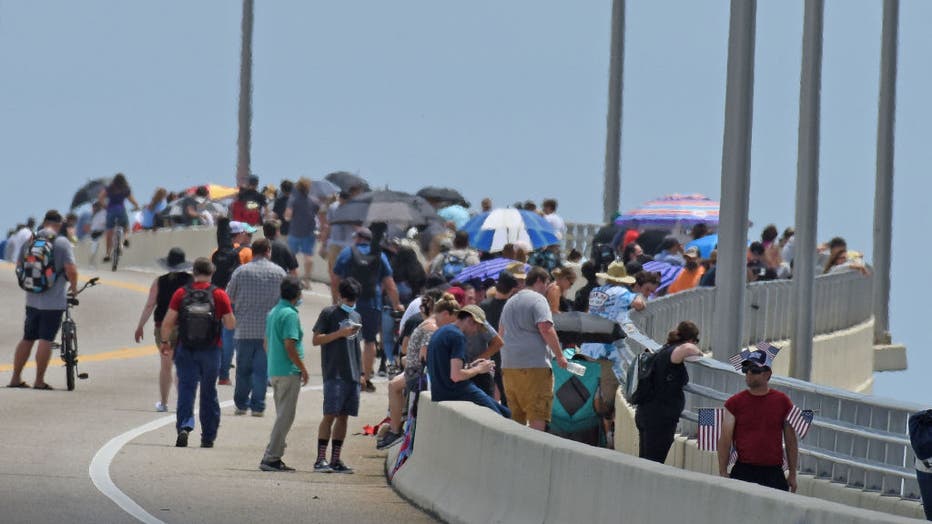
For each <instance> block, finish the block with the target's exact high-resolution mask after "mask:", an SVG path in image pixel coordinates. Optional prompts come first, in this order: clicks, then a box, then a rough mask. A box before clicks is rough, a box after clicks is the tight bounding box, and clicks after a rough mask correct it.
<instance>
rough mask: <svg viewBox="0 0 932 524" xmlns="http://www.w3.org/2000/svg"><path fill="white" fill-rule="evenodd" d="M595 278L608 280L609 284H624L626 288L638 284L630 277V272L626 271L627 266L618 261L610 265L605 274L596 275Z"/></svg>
mask: <svg viewBox="0 0 932 524" xmlns="http://www.w3.org/2000/svg"><path fill="white" fill-rule="evenodd" d="M595 276H596V277H597V278H601V279H604V280H607V281H608V282H613V283H616V284H624V285H626V286H630V285H631V284H634V283H635V282H636V280H635V279H634V277H632V276H630V275H628V272H627V271H625V265H624V264H623V263H622V262H619V261H617V260H616V261H614V262H612V263H611V264H609V265H608V268H607V269H606V270H605V273H596V274H595Z"/></svg>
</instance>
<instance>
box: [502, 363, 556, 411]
mask: <svg viewBox="0 0 932 524" xmlns="http://www.w3.org/2000/svg"><path fill="white" fill-rule="evenodd" d="M502 380H504V382H505V396H506V397H507V398H508V407H509V408H511V418H512V419H513V420H514V421H516V422H518V423H519V424H527V421H528V420H543V421H545V422H550V414H551V412H552V409H553V370H552V369H550V368H518V369H511V368H509V369H503V370H502Z"/></svg>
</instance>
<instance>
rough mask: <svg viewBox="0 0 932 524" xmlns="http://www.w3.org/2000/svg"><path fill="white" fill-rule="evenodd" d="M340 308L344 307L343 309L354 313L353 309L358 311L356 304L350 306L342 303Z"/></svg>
mask: <svg viewBox="0 0 932 524" xmlns="http://www.w3.org/2000/svg"><path fill="white" fill-rule="evenodd" d="M340 309H342V310H343V311H346V312H347V313H352V312H353V311H356V306H355V305H353V306H350V305H348V304H340Z"/></svg>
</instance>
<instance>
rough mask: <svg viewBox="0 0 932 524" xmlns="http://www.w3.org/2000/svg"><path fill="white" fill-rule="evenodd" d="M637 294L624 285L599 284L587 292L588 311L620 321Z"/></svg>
mask: <svg viewBox="0 0 932 524" xmlns="http://www.w3.org/2000/svg"><path fill="white" fill-rule="evenodd" d="M637 296H638V295H637V293H635V292H634V291H631V290H630V289H628V288H626V287H624V286H614V285H607V286H599V287H597V288H595V289H593V290H592V291H591V292H590V293H589V313H592V314H593V315H598V316H600V317H602V318H607V319H609V320H614V321H616V322H621V321H623V320H624V319H625V317H627V315H628V310H629V309H630V308H631V303H632V302H634V299H635V298H637Z"/></svg>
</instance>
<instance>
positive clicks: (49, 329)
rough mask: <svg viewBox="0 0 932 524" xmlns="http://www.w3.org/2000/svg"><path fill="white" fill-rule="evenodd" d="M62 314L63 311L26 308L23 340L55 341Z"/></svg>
mask: <svg viewBox="0 0 932 524" xmlns="http://www.w3.org/2000/svg"><path fill="white" fill-rule="evenodd" d="M64 313H65V311H64V310H63V309H36V308H34V307H29V306H26V322H25V324H24V326H23V340H47V341H49V342H51V341H53V340H55V335H57V334H58V328H60V327H61V317H62V315H63V314H64Z"/></svg>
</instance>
